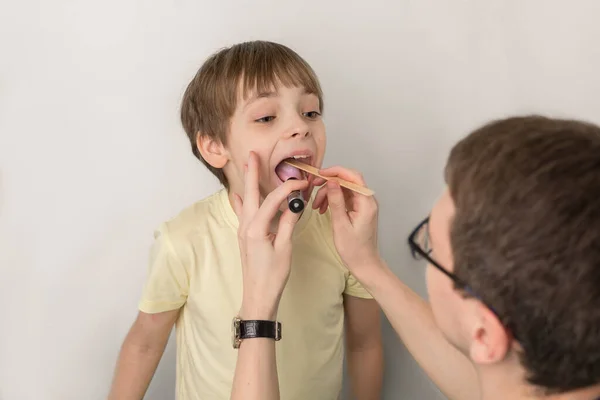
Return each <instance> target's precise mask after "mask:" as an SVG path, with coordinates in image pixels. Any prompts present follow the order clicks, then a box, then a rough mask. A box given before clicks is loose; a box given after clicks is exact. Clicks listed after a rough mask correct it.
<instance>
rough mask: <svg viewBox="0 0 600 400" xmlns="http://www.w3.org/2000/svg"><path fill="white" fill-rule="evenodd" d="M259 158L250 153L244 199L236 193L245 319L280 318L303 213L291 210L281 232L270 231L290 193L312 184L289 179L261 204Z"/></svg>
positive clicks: (283, 214) (283, 215) (281, 218)
mask: <svg viewBox="0 0 600 400" xmlns="http://www.w3.org/2000/svg"><path fill="white" fill-rule="evenodd" d="M259 177H260V173H259V160H258V158H257V156H256V154H254V153H252V152H251V153H250V157H249V159H248V166H247V169H246V173H245V183H244V198H243V199H242V198H241V197H240V196H238V195H234V205H233V208H234V211H235V213H236V214H237V216H238V219H239V228H238V242H239V247H240V256H241V261H242V276H243V288H244V293H243V297H242V310H241V311H240V317H241V318H242V319H263V320H274V319H276V314H277V308H278V307H279V300H280V299H281V294H282V293H283V289H284V288H285V285H286V283H287V280H288V277H289V274H290V267H291V261H292V233H293V231H294V227H295V225H296V222H298V219H299V214H294V213H292V212H291V211H290V210H289V209H287V208H286V210H285V211H284V212H283V213H282V215H281V217H280V219H279V227H278V229H277V233H276V234H273V233H270V227H271V224H272V221H273V219H274V218H275V216H276V215H277V214H278V212H279V207H280V205H281V204H282V203H283V202H286V204H287V201H286V200H287V196H288V195H289V194H290V193H291V192H292V191H294V190H303V189H306V187H307V186H308V182H307V181H306V180H289V181H287V182H284V183H282V184H281V185H280V186H278V187H277V188H276V189H275V190H273V191H272V192H271V193H270V194H269V195H268V196H267V197H266V198H265V199H264V201H263V202H262V205H261V204H260V201H261V195H260V190H259Z"/></svg>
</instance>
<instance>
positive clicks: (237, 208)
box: [233, 193, 244, 220]
mask: <svg viewBox="0 0 600 400" xmlns="http://www.w3.org/2000/svg"><path fill="white" fill-rule="evenodd" d="M233 211H234V212H235V215H237V217H238V219H240V220H241V219H242V215H243V213H244V202H243V200H242V198H241V197H240V196H238V195H237V194H235V193H234V194H233Z"/></svg>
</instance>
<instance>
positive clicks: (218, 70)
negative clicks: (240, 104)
mask: <svg viewBox="0 0 600 400" xmlns="http://www.w3.org/2000/svg"><path fill="white" fill-rule="evenodd" d="M242 79H243V82H242ZM277 84H282V85H284V86H288V87H289V86H298V87H304V88H305V89H306V91H307V92H308V93H313V94H315V95H317V96H318V98H319V107H320V109H321V110H320V111H321V112H323V93H322V91H321V86H320V83H319V80H318V78H317V76H316V74H315V72H314V71H313V70H312V68H311V67H310V65H309V64H308V63H307V62H306V61H305V60H304V59H303V58H302V57H300V56H299V55H298V54H297V53H296V52H294V51H293V50H291V49H290V48H288V47H286V46H284V45H281V44H278V43H273V42H266V41H253V42H244V43H239V44H236V45H234V46H232V47H229V48H225V49H222V50H220V51H218V52H217V53H215V54H213V55H212V56H211V57H209V58H208V59H207V60H206V61H205V62H204V64H203V65H202V67H201V68H200V70H199V71H198V72H197V73H196V75H195V76H194V78H193V79H192V81H191V82H190V83H189V85H188V87H187V89H186V91H185V93H184V95H183V100H182V104H181V123H182V124H183V128H184V130H185V133H186V134H187V136H188V138H189V140H190V145H191V146H192V152H193V153H194V155H195V156H196V157H197V158H198V159H199V160H201V161H202V162H203V163H204V165H206V166H207V167H208V169H209V170H210V171H211V172H212V173H213V174H214V175H215V176H216V177H217V178H218V179H219V181H220V182H221V184H223V185H224V186H225V187H226V188H227V187H228V182H227V179H226V177H225V174H224V173H223V171H222V170H221V169H220V168H214V167H213V166H211V165H210V164H208V163H207V162H206V160H204V159H203V158H202V156H201V154H200V152H199V151H198V147H197V145H196V139H197V136H198V135H206V136H208V137H211V138H215V139H217V140H218V141H219V142H221V143H222V144H223V145H226V144H227V132H228V131H229V123H230V119H231V117H232V116H233V113H234V111H235V108H236V105H237V104H236V103H237V99H238V95H239V93H238V90H240V89H241V90H242V96H243V97H244V98H246V97H247V96H248V95H249V92H250V91H252V90H255V89H256V90H257V91H259V92H261V91H265V90H270V89H271V88H272V87H273V86H276V85H277Z"/></svg>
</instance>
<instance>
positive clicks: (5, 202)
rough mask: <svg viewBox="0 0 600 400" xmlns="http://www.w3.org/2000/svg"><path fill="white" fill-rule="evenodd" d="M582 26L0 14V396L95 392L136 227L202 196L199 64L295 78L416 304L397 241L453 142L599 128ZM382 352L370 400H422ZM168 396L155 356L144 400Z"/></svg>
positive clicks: (417, 272)
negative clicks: (304, 83) (361, 181)
mask: <svg viewBox="0 0 600 400" xmlns="http://www.w3.org/2000/svg"><path fill="white" fill-rule="evenodd" d="M599 15H600V2H597V1H594V0H590V1H583V0H582V1H575V0H574V1H568V2H567V1H558V0H552V1H550V0H539V1H528V0H512V1H509V0H498V1H494V0H471V1H466V0H464V1H445V0H439V1H433V0H420V1H409V0H398V1H395V2H391V1H387V2H386V1H383V0H369V1H349V0H345V1H342V0H337V1H315V0H305V1H299V2H285V3H284V2H281V1H275V0H254V1H241V0H238V1H233V0H220V1H193V0H170V1H167V0H162V1H148V0H138V1H134V0H118V1H117V0H105V1H102V2H98V1H95V2H92V1H75V0H53V1H41V0H39V1H27V0H20V1H18V2H17V1H9V0H0V267H1V277H0V399H2V400H21V399H36V400H46V399H47V400H71V399H78V400H79V399H102V398H104V397H105V396H106V393H107V390H108V386H109V383H110V380H111V376H112V372H113V366H114V362H115V359H116V356H117V353H118V350H119V346H120V344H121V342H122V339H123V337H124V335H125V333H126V331H127V329H128V328H129V325H130V323H131V322H132V319H133V317H134V316H135V314H136V303H137V299H138V296H139V294H140V291H141V287H142V284H143V281H144V277H145V274H146V257H147V253H148V246H149V245H150V243H151V239H152V230H153V229H154V227H156V226H157V224H158V223H160V222H161V221H163V220H165V219H167V218H169V217H171V216H173V215H174V214H175V213H177V212H178V211H179V210H180V209H181V208H183V207H184V206H186V205H188V204H190V203H191V202H193V201H195V200H197V199H199V198H201V197H203V196H206V195H208V194H210V193H211V192H213V191H214V190H215V189H217V183H216V182H215V180H214V179H213V178H212V177H211V175H210V174H209V173H208V172H207V171H205V170H204V167H203V166H202V165H201V164H200V163H198V162H196V161H195V159H194V158H193V156H192V155H191V153H190V151H189V149H188V144H187V143H186V138H185V136H184V134H183V131H182V129H181V128H180V124H179V120H178V107H179V101H180V97H181V94H182V92H183V89H184V87H185V85H186V84H187V82H188V80H189V79H190V78H191V76H192V75H193V74H194V73H195V71H196V69H197V68H198V67H199V66H200V64H201V62H202V61H203V59H204V58H205V57H206V56H208V54H209V53H211V52H213V51H214V50H216V49H217V48H219V47H222V46H225V45H230V44H233V43H235V42H238V41H245V40H250V39H268V40H274V41H280V42H282V43H285V44H287V45H289V46H291V47H293V48H295V49H296V50H297V51H298V52H299V53H300V54H301V55H302V56H303V57H305V58H306V59H307V60H308V61H309V62H310V63H311V64H312V65H313V67H314V68H315V70H316V71H317V73H318V74H319V75H320V78H321V80H322V83H323V86H324V90H325V96H326V123H327V127H328V132H329V147H328V157H327V159H326V162H327V164H332V163H335V164H338V163H339V164H344V165H347V166H349V167H353V168H358V169H360V170H362V171H364V173H365V176H366V178H367V180H368V182H369V184H370V186H372V187H373V188H374V189H375V190H376V191H377V193H378V198H379V200H380V204H381V215H382V218H381V247H382V251H383V254H384V256H385V257H386V258H387V260H389V262H390V264H391V265H393V266H394V268H395V271H396V272H397V274H398V275H399V276H400V277H402V278H403V279H405V280H406V281H407V282H408V283H410V284H411V285H412V286H413V287H414V288H415V289H416V290H418V291H419V292H420V293H424V285H423V268H422V266H421V265H418V264H415V263H413V262H412V261H410V260H409V256H408V252H407V249H406V246H405V239H406V236H407V233H408V232H409V230H410V229H411V228H412V227H413V225H414V224H415V223H416V222H417V221H418V220H419V219H420V218H421V217H422V216H424V215H425V213H427V211H428V209H429V207H430V205H431V204H432V202H433V201H434V200H435V197H436V196H437V194H438V193H439V191H440V189H441V185H442V179H441V178H442V174H441V171H442V168H443V165H444V162H445V157H446V155H447V152H448V150H449V148H450V147H451V145H452V144H453V142H455V141H456V140H457V139H459V138H460V137H462V136H463V135H465V134H466V133H467V132H468V131H469V130H470V129H472V128H474V127H475V126H477V125H478V124H480V123H482V122H483V121H486V120H488V119H490V118H496V117H501V116H505V115H507V114H511V113H527V112H543V113H550V114H553V115H568V116H572V117H577V118H585V119H589V120H592V121H595V122H597V123H600V103H599V101H598V96H599V94H600V74H599V72H598V71H600V44H599V43H600V25H599V24H598V22H597V21H598V16H599ZM407 323H410V321H407ZM385 348H386V366H387V369H386V374H385V378H386V380H385V395H384V398H385V399H418V400H422V399H437V398H441V396H439V395H438V394H437V392H436V390H435V389H434V388H433V386H432V385H431V384H430V383H429V381H428V380H427V378H426V377H424V375H423V374H422V372H421V371H420V370H419V368H418V367H417V366H416V365H415V363H414V362H413V361H412V359H411V358H410V356H409V355H408V354H407V353H406V351H405V350H404V348H403V347H402V345H401V344H400V343H399V341H398V340H397V339H396V337H395V335H394V333H393V331H392V330H391V329H390V328H389V326H388V324H387V322H386V324H385ZM448 368H449V369H450V368H452V366H451V365H449V366H448ZM173 385H174V346H173V343H171V344H170V345H169V347H168V350H167V352H166V355H165V357H164V359H163V362H162V363H161V365H160V368H159V371H158V372H157V375H156V377H155V379H154V381H153V383H152V386H151V389H150V391H149V393H148V395H147V398H148V399H169V398H172V393H173ZM438 396H439V397H438Z"/></svg>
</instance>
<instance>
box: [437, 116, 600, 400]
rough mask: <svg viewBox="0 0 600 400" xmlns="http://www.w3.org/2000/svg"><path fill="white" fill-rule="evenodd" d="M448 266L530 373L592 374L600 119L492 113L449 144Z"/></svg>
mask: <svg viewBox="0 0 600 400" xmlns="http://www.w3.org/2000/svg"><path fill="white" fill-rule="evenodd" d="M446 178H447V181H448V186H449V190H450V193H451V196H452V199H453V201H454V203H455V206H456V213H455V216H454V219H453V222H452V225H451V232H450V240H451V246H452V251H453V255H454V265H455V271H454V272H455V274H456V275H457V276H458V277H459V278H460V279H462V280H463V281H464V282H466V283H467V284H468V285H469V286H470V287H471V288H472V290H473V292H474V293H477V295H478V296H480V297H481V300H482V301H483V302H484V303H485V304H487V305H489V306H490V307H492V308H493V309H494V311H495V312H496V313H497V314H498V316H499V318H500V319H501V320H502V323H503V324H504V325H505V326H506V327H507V328H508V329H509V330H511V331H512V332H513V334H514V335H515V337H516V338H518V341H519V343H520V345H521V347H522V348H523V351H522V353H521V355H520V357H521V363H522V365H523V367H524V368H525V370H526V372H527V380H528V382H529V383H531V384H533V385H536V386H538V387H541V388H543V389H544V391H545V392H546V393H562V392H567V391H571V390H575V389H578V388H583V387H587V386H591V385H594V384H598V383H599V382H600V128H599V127H598V126H596V125H593V124H591V123H586V122H581V121H575V120H564V119H554V118H547V117H542V116H535V115H534V116H524V117H514V118H508V119H503V120H498V121H494V122H491V123H489V124H487V125H485V126H483V127H482V128H480V129H478V130H476V131H475V132H473V133H471V134H470V135H469V136H468V137H466V138H465V139H463V140H462V141H460V142H459V143H458V144H457V145H456V146H455V147H454V148H453V149H452V151H451V153H450V156H449V159H448V163H447V166H446Z"/></svg>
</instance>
